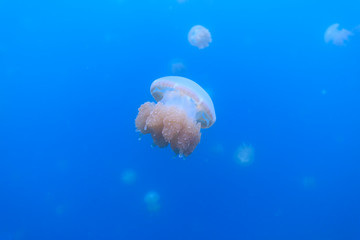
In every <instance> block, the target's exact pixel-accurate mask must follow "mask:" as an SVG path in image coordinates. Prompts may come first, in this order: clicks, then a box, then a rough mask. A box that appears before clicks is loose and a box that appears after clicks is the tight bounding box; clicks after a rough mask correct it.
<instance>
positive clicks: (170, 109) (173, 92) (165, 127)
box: [135, 76, 216, 157]
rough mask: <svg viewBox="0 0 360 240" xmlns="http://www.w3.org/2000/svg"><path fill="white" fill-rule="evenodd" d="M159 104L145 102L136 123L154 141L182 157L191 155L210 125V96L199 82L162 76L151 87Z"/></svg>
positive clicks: (211, 105)
mask: <svg viewBox="0 0 360 240" xmlns="http://www.w3.org/2000/svg"><path fill="white" fill-rule="evenodd" d="M150 92H151V95H152V96H153V97H154V99H155V100H156V101H157V103H153V102H146V103H144V104H143V105H141V106H140V108H139V113H138V115H137V117H136V119H135V126H136V128H137V130H138V131H140V132H141V133H142V134H148V133H150V134H151V136H152V139H153V141H154V144H155V145H157V146H159V147H161V148H162V147H166V146H167V145H168V144H170V147H171V148H172V150H173V151H174V152H175V153H176V154H179V156H185V157H186V156H188V155H190V154H191V153H192V152H193V151H194V149H195V147H196V146H197V145H198V143H199V142H200V136H201V133H200V129H201V128H209V127H211V126H212V125H213V124H214V123H215V121H216V116H215V109H214V105H213V102H212V101H211V98H210V96H209V95H208V94H207V93H206V92H205V90H204V89H202V88H201V87H200V86H199V85H198V84H197V83H195V82H193V81H191V80H190V79H187V78H183V77H174V76H169V77H163V78H159V79H157V80H155V81H154V82H153V83H152V84H151V87H150Z"/></svg>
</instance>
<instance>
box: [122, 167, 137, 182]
mask: <svg viewBox="0 0 360 240" xmlns="http://www.w3.org/2000/svg"><path fill="white" fill-rule="evenodd" d="M136 178H137V176H136V173H135V171H134V170H132V169H126V170H124V171H123V173H122V174H121V180H122V182H123V183H124V184H126V185H130V184H133V183H134V182H135V181H136Z"/></svg>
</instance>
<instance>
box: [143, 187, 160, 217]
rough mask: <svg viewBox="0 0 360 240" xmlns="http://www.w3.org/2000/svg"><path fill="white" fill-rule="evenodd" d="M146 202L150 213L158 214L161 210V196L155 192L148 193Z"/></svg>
mask: <svg viewBox="0 0 360 240" xmlns="http://www.w3.org/2000/svg"><path fill="white" fill-rule="evenodd" d="M144 202H145V204H146V206H147V209H148V210H149V211H150V212H156V211H158V210H159V209H160V195H159V194H158V193H157V192H155V191H149V192H148V193H146V195H145V197H144Z"/></svg>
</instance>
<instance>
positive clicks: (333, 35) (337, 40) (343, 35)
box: [324, 23, 353, 46]
mask: <svg viewBox="0 0 360 240" xmlns="http://www.w3.org/2000/svg"><path fill="white" fill-rule="evenodd" d="M338 28H339V24H338V23H335V24H333V25H331V26H330V27H328V28H327V29H326V32H325V35H324V40H325V42H326V43H329V42H331V41H332V43H333V44H334V45H336V46H341V45H344V41H348V40H349V36H352V35H353V33H352V32H350V31H349V30H346V29H345V28H343V29H341V30H339V29H338Z"/></svg>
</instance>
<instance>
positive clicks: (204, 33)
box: [188, 25, 212, 49]
mask: <svg viewBox="0 0 360 240" xmlns="http://www.w3.org/2000/svg"><path fill="white" fill-rule="evenodd" d="M188 40H189V42H190V44H191V45H193V46H195V47H198V48H199V49H203V48H206V47H208V46H209V43H211V42H212V39H211V34H210V32H209V30H208V29H206V28H205V27H203V26H201V25H195V26H193V27H192V28H191V29H190V31H189V34H188Z"/></svg>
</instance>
